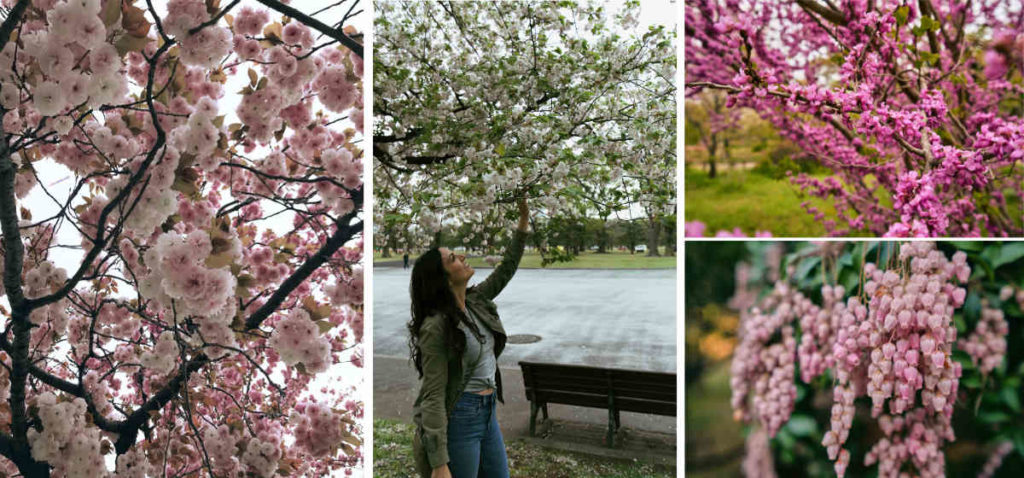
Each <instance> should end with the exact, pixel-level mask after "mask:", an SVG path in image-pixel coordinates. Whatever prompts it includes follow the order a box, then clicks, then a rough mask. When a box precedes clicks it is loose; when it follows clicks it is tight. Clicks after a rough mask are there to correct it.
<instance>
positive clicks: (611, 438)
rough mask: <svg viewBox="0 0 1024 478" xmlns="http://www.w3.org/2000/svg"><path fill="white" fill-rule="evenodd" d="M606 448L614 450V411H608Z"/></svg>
mask: <svg viewBox="0 0 1024 478" xmlns="http://www.w3.org/2000/svg"><path fill="white" fill-rule="evenodd" d="M608 448H615V411H614V410H613V409H611V408H609V409H608Z"/></svg>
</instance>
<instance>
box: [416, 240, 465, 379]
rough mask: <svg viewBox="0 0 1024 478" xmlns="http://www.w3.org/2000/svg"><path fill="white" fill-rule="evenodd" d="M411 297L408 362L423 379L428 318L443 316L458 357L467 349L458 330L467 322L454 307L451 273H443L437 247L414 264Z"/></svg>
mask: <svg viewBox="0 0 1024 478" xmlns="http://www.w3.org/2000/svg"><path fill="white" fill-rule="evenodd" d="M409 296H410V297H411V298H412V318H411V319H410V320H409V323H408V324H406V327H407V328H408V329H409V360H410V361H412V363H413V365H414V366H415V367H416V372H417V373H419V376H420V378H423V359H422V354H421V353H420V344H419V336H420V327H422V326H423V321H424V320H426V318H427V317H429V316H431V315H434V314H437V313H440V314H442V315H444V318H445V321H444V325H445V327H444V336H445V342H446V343H448V344H449V345H450V346H451V347H452V348H454V349H455V353H456V354H458V355H459V356H461V355H462V352H463V351H464V350H465V349H466V335H465V334H463V333H462V331H461V330H459V328H458V325H459V322H461V321H464V320H465V318H464V315H465V314H463V313H462V311H461V310H459V307H458V305H456V303H455V294H454V293H452V287H451V285H450V284H449V283H448V271H446V270H445V269H444V262H443V259H442V257H441V251H440V250H438V249H437V248H436V247H435V248H432V249H430V250H429V251H427V252H425V253H423V255H421V256H420V257H419V258H418V259H416V263H414V264H413V266H412V279H411V280H410V281H409Z"/></svg>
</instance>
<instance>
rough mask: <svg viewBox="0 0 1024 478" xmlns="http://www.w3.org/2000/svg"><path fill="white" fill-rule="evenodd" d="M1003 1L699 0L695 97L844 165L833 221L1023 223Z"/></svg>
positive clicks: (1015, 21)
mask: <svg viewBox="0 0 1024 478" xmlns="http://www.w3.org/2000/svg"><path fill="white" fill-rule="evenodd" d="M1022 9H1024V6H1022V5H1021V3H1020V2H1005V1H1001V0H979V1H973V0H970V1H961V0H941V1H940V0H921V1H905V0H842V1H829V0H824V1H823V0H794V1H782V0H687V2H686V6H685V11H686V32H685V38H686V40H685V47H686V52H687V53H686V55H687V61H686V75H687V76H686V85H687V88H688V92H687V94H688V95H692V94H694V93H695V92H697V91H707V90H717V91H721V92H725V93H728V94H729V101H728V103H727V105H728V106H731V107H749V108H752V109H754V110H756V111H757V112H759V113H760V115H761V116H762V117H763V118H765V119H767V120H769V121H770V122H771V123H772V124H773V125H774V127H775V128H776V129H777V130H778V132H779V134H780V135H781V136H782V137H784V138H786V139H788V140H790V141H792V142H793V143H794V144H796V145H798V146H799V147H800V148H802V149H803V151H804V152H805V153H806V154H807V155H809V156H812V157H815V158H817V159H818V160H819V161H821V163H822V164H823V165H825V166H826V167H828V168H830V169H832V171H833V173H834V174H833V175H831V176H829V177H827V178H825V179H818V178H813V177H809V176H806V175H798V176H795V177H792V182H793V183H794V184H795V185H797V186H799V187H800V189H801V190H802V191H804V192H806V193H808V194H810V195H814V196H818V197H822V198H829V199H830V200H831V201H832V203H833V204H834V205H835V209H836V215H835V216H834V217H828V218H825V217H824V214H823V213H821V212H820V211H818V210H817V209H816V208H815V207H813V206H812V205H811V204H810V203H809V202H808V203H805V204H804V207H805V208H806V209H807V211H808V212H809V213H811V214H815V215H818V216H819V217H821V220H822V222H823V224H824V226H825V228H826V230H827V231H828V232H829V233H830V234H834V235H845V234H849V233H852V232H867V233H873V234H878V235H883V234H884V235H887V236H980V235H990V236H1021V235H1022V234H1024V217H1022V216H1024V214H1022V208H1021V203H1022V199H1024V172H1022V170H1024V168H1022V161H1024V159H1022V158H1024V149H1022V148H1021V146H1022V145H1024V133H1022V132H1024V128H1022V126H1024V119H1022V116H1024V104H1022V102H1021V97H1022V96H1021V85H1022V83H1024V76H1022V66H1024V53H1022V52H1024V49H1022V47H1024V36H1022V33H1024V25H1022V22H1021V18H1022V16H1021V12H1022Z"/></svg>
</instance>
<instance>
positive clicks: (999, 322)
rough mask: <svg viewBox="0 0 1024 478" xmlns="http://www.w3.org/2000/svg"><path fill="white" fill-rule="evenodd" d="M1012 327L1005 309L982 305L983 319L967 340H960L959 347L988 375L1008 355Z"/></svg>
mask: <svg viewBox="0 0 1024 478" xmlns="http://www.w3.org/2000/svg"><path fill="white" fill-rule="evenodd" d="M1008 333H1010V325H1009V324H1008V323H1007V322H1006V319H1005V318H1004V317H1003V309H996V308H993V307H990V306H989V305H988V304H987V303H985V304H982V307H981V318H980V319H979V320H978V325H976V326H975V327H974V330H973V331H971V334H970V335H968V336H967V338H966V339H960V341H959V342H958V343H957V347H959V348H960V350H963V351H964V352H967V355H970V356H971V362H972V363H973V364H974V366H976V367H978V370H979V371H981V373H982V374H984V375H988V373H989V372H991V371H992V370H995V368H996V367H998V366H999V365H1000V364H1001V363H1003V356H1004V355H1005V354H1006V334H1008Z"/></svg>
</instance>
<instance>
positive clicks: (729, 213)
mask: <svg viewBox="0 0 1024 478" xmlns="http://www.w3.org/2000/svg"><path fill="white" fill-rule="evenodd" d="M684 180H685V181H686V203H685V204H686V214H685V217H686V220H687V221H701V222H703V223H704V224H705V225H707V230H706V232H705V235H710V236H713V235H714V234H715V233H716V232H718V231H719V230H722V229H725V230H729V231H732V230H733V228H736V227H739V228H740V229H742V230H743V232H745V233H746V234H748V235H753V234H754V232H756V231H769V232H771V233H772V234H773V235H776V236H790V237H801V236H806V237H821V236H824V235H825V228H824V227H823V226H822V225H821V224H820V223H818V222H817V221H815V220H814V217H813V216H811V215H810V214H807V211H805V210H804V209H803V208H802V207H800V203H801V202H803V201H804V199H806V198H804V197H800V195H799V190H798V189H797V188H796V186H794V185H793V184H791V183H790V182H789V180H787V179H779V180H775V179H771V178H768V177H766V176H762V175H760V174H751V173H750V172H749V171H731V170H727V171H720V172H719V173H718V177H716V178H714V179H710V178H708V174H707V173H706V172H704V171H699V170H696V169H693V168H687V169H686V171H685V179H684ZM809 200H810V201H811V204H813V205H816V206H817V207H818V208H819V209H821V210H822V211H823V212H825V214H826V216H827V217H834V216H835V209H834V208H833V207H832V206H831V205H830V204H828V203H827V202H825V201H823V200H821V199H817V198H809Z"/></svg>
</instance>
